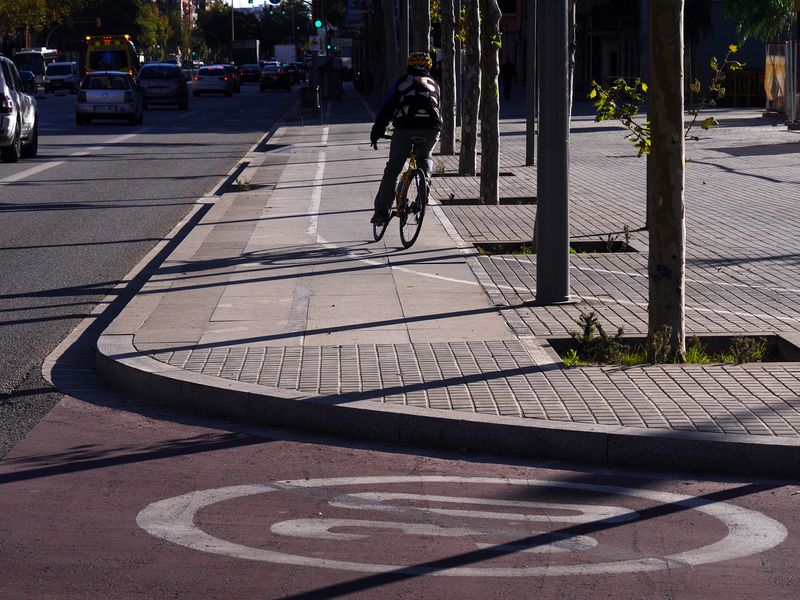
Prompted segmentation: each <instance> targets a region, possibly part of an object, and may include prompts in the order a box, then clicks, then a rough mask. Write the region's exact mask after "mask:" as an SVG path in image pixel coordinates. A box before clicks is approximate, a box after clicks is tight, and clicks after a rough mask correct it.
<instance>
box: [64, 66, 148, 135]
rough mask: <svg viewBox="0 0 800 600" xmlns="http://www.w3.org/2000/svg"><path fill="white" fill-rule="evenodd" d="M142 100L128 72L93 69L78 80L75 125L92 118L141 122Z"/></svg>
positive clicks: (133, 122) (87, 121) (132, 123)
mask: <svg viewBox="0 0 800 600" xmlns="http://www.w3.org/2000/svg"><path fill="white" fill-rule="evenodd" d="M143 114H144V102H142V94H141V92H140V91H139V86H138V85H137V84H136V82H135V81H134V80H133V77H131V75H130V73H124V72H122V71H96V72H94V73H89V74H88V75H87V76H86V77H85V78H84V80H83V82H82V83H81V89H80V91H79V92H78V98H77V102H76V103H75V122H76V123H77V124H78V125H83V124H84V123H89V122H91V121H93V120H95V119H125V120H126V121H128V123H130V124H131V125H136V124H137V123H141V122H142V115H143Z"/></svg>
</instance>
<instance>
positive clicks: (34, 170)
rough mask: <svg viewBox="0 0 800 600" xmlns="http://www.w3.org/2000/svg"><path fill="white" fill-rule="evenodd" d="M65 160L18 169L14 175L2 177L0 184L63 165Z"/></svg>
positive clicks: (19, 179)
mask: <svg viewBox="0 0 800 600" xmlns="http://www.w3.org/2000/svg"><path fill="white" fill-rule="evenodd" d="M64 162H65V161H63V160H59V161H56V162H46V163H41V164H38V165H36V166H35V167H31V168H29V169H25V170H24V171H20V172H19V173H16V174H14V175H9V176H8V177H4V178H3V179H0V185H4V184H9V183H14V182H17V181H21V180H22V179H26V178H28V177H31V176H32V175H36V174H37V173H41V172H42V171H47V169H52V168H53V167H57V166H59V165H63V164H64Z"/></svg>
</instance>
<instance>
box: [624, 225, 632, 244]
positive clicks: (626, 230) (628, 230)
mask: <svg viewBox="0 0 800 600" xmlns="http://www.w3.org/2000/svg"><path fill="white" fill-rule="evenodd" d="M622 236H623V239H624V240H625V250H628V249H629V248H630V247H631V228H630V227H628V226H627V225H624V226H623V227H622Z"/></svg>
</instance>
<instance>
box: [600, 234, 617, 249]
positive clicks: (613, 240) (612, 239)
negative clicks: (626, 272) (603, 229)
mask: <svg viewBox="0 0 800 600" xmlns="http://www.w3.org/2000/svg"><path fill="white" fill-rule="evenodd" d="M603 241H604V242H605V244H606V252H609V253H610V252H614V246H616V244H617V242H618V241H619V237H618V236H616V235H614V234H613V233H609V234H608V236H607V237H606V239H605V240H603Z"/></svg>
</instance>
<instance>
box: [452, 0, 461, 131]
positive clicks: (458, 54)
mask: <svg viewBox="0 0 800 600" xmlns="http://www.w3.org/2000/svg"><path fill="white" fill-rule="evenodd" d="M453 9H454V12H455V16H456V33H459V31H458V26H459V23H461V0H454V2H453ZM462 75H463V74H462V72H461V38H460V37H459V36H458V35H457V36H456V127H461V116H462V114H463V112H464V99H463V97H462V96H463V94H464V82H463V81H462V79H461V78H462Z"/></svg>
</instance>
